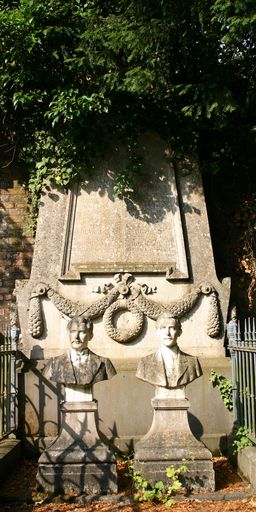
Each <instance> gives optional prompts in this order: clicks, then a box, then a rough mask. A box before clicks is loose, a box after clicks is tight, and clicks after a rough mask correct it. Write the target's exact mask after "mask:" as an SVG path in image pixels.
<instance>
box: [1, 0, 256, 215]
mask: <svg viewBox="0 0 256 512" xmlns="http://www.w3.org/2000/svg"><path fill="white" fill-rule="evenodd" d="M0 7H1V9H0V46H1V52H0V120H1V127H2V131H3V133H4V135H5V136H6V137H8V139H9V141H10V147H9V149H8V153H7V162H6V165H8V163H12V162H13V161H16V160H17V158H18V159H19V160H23V161H25V162H26V163H28V162H29V169H30V176H31V180H30V190H31V192H32V203H33V208H34V209H36V203H37V198H38V195H39V193H40V189H41V186H42V183H43V181H44V180H45V179H48V180H50V181H52V182H53V183H55V184H56V185H58V184H60V185H63V186H65V187H67V186H69V185H70V183H71V182H72V180H73V179H74V178H75V177H77V176H79V175H80V173H81V172H84V171H85V170H86V168H87V167H88V165H89V160H90V158H91V157H92V156H94V153H95V151H96V150H102V149H103V147H104V144H106V145H107V144H108V143H109V140H110V139H113V138H116V137H117V138H119V139H120V138H122V139H123V140H124V141H126V143H127V145H128V144H129V139H130V136H131V132H133V133H135V134H136V133H137V130H138V128H139V129H142V130H143V129H145V128H153V129H156V130H158V131H160V133H162V134H164V136H165V137H167V138H168V139H169V140H170V142H171V144H172V148H173V157H174V158H177V157H182V158H183V157H184V156H186V155H187V154H192V153H193V152H195V151H196V152H198V154H199V159H200V163H201V166H202V168H203V169H204V170H207V171H208V170H212V171H213V172H218V171H219V170H220V169H223V168H224V169H227V168H232V170H233V171H234V172H236V170H237V172H241V169H242V170H243V172H246V170H247V169H248V168H249V167H250V168H251V167H252V166H253V164H254V163H255V152H254V141H255V132H254V131H253V130H254V126H255V121H254V119H255V118H254V116H255V87H254V82H255V76H254V73H255V64H254V52H255V40H254V34H255V23H256V16H255V6H254V2H253V0H243V1H242V0H233V1H232V2H230V0H211V1H207V0H181V1H180V2H176V1H174V0H162V1H161V2H159V1H157V0H143V1H142V0H136V1H135V0H129V1H128V0H117V1H115V2H109V1H108V0H107V1H105V2H101V1H100V0H88V1H87V2H83V1H82V0H67V1H65V2H63V1H61V0H44V1H43V0H0ZM238 140H239V142H240V143H239V144H238ZM12 148H14V149H13V150H12ZM8 157H9V161H8ZM130 157H131V158H130V164H129V166H128V167H129V168H128V169H120V176H119V178H118V180H117V183H116V193H117V194H118V195H120V196H122V195H123V194H124V193H127V192H128V193H131V191H132V189H134V187H135V186H136V175H137V173H138V171H139V170H140V165H139V162H138V161H136V158H138V155H137V154H136V151H133V154H132V155H131V154H130Z"/></svg>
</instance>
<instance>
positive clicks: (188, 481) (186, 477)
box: [134, 460, 215, 491]
mask: <svg viewBox="0 0 256 512" xmlns="http://www.w3.org/2000/svg"><path fill="white" fill-rule="evenodd" d="M183 465H184V466H186V468H187V470H186V472H185V473H180V476H179V480H180V482H181V483H182V485H183V486H184V487H186V488H187V489H193V490H195V491H202V490H205V491H214V490H215V474H214V470H213V464H212V461H210V460H194V461H184V462H183V461H179V462H177V460H167V461H163V460H162V461H146V462H145V461H141V462H140V461H135V463H134V469H135V470H136V471H138V472H139V473H140V474H141V475H143V478H145V479H146V480H149V482H150V483H151V484H152V485H154V484H155V483H156V482H158V481H162V482H163V483H164V485H165V486H166V487H168V486H169V485H171V483H172V481H171V479H170V478H168V476H167V475H166V470H167V468H169V467H170V466H174V468H178V467H180V466H183Z"/></svg>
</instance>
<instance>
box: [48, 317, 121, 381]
mask: <svg viewBox="0 0 256 512" xmlns="http://www.w3.org/2000/svg"><path fill="white" fill-rule="evenodd" d="M67 329H68V331H69V341H70V347H69V349H68V351H67V352H65V353H64V354H62V355H60V356H57V357H53V358H52V359H50V361H49V362H48V364H47V365H46V367H45V369H44V376H45V377H47V378H48V379H49V380H52V381H53V382H57V383H61V384H65V385H71V386H74V385H79V386H90V385H92V384H95V383H96V382H100V381H102V380H107V379H111V377H113V376H114V375H115V374H116V371H115V368H114V366H113V365H112V363H111V361H110V360H109V359H107V358H105V357H101V356H98V355H97V354H94V352H92V351H91V350H90V349H89V348H88V342H89V341H90V340H91V339H92V335H93V324H92V322H91V320H88V319H86V318H85V317H82V316H81V317H78V316H77V317H73V318H72V319H71V320H70V322H69V323H68V325H67Z"/></svg>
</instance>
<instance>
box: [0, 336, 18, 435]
mask: <svg viewBox="0 0 256 512" xmlns="http://www.w3.org/2000/svg"><path fill="white" fill-rule="evenodd" d="M16 353H17V328H16V326H13V327H10V328H8V329H7V332H6V334H5V336H2V340H0V439H3V438H4V437H7V436H10V435H12V434H13V435H14V433H15V430H16V394H17V393H16Z"/></svg>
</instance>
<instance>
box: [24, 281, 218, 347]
mask: <svg viewBox="0 0 256 512" xmlns="http://www.w3.org/2000/svg"><path fill="white" fill-rule="evenodd" d="M114 279H115V282H116V284H114V285H113V284H112V283H110V284H108V285H105V286H104V287H103V289H100V288H98V290H97V293H103V294H104V297H103V298H100V299H99V300H97V301H95V302H93V303H92V304H89V305H85V304H81V303H79V302H72V301H71V300H69V299H66V298H64V297H62V296H61V295H60V294H59V293H57V292H56V291H55V290H53V288H51V287H50V286H48V285H47V284H45V283H40V284H38V285H37V286H36V287H35V289H34V290H33V292H32V294H31V297H30V309H29V333H30V334H31V335H32V336H33V338H39V337H40V336H41V335H42V334H43V330H44V325H43V316H42V309H41V300H42V298H43V297H44V296H46V297H47V298H48V299H50V300H51V302H52V303H53V304H54V305H55V306H56V308H57V309H58V310H59V311H60V312H61V313H63V314H64V315H66V316H68V317H69V318H72V317H74V316H80V315H83V316H85V317H86V318H89V319H93V318H99V317H101V316H103V325H104V328H105V331H106V333H107V334H108V336H110V338H112V339H113V340H114V341H117V342H119V343H127V342H129V341H132V340H133V339H135V338H137V336H138V335H139V334H140V333H141V332H142V329H143V326H144V318H145V316H147V317H149V318H151V319H153V320H156V319H157V318H158V317H159V315H160V314H161V313H163V312H168V313H170V314H171V315H172V316H175V317H178V318H181V317H182V316H184V315H185V314H186V313H188V312H189V311H190V310H191V309H192V308H193V307H194V306H195V305H196V304H197V302H198V301H199V299H200V298H201V297H202V296H203V295H207V296H208V297H209V312H208V319H207V330H206V333H207V334H208V336H211V337H212V338H215V337H216V336H218V334H219V331H220V315H219V304H218V295H217V292H216V290H215V288H214V287H213V286H212V285H211V284H209V283H201V284H200V285H199V286H196V287H195V288H194V289H193V290H192V292H191V293H189V294H187V295H186V296H185V297H183V298H182V299H180V300H178V301H176V302H171V303H169V304H163V303H159V302H155V301H153V300H152V299H149V297H148V295H149V294H150V293H153V290H152V289H150V288H149V287H148V286H147V285H146V284H142V285H140V284H137V283H135V282H134V281H135V279H134V277H133V275H132V274H128V273H125V274H116V275H115V276H114ZM120 311H129V312H130V313H131V314H132V316H133V318H134V323H133V325H132V327H129V328H126V329H119V328H118V327H117V326H116V325H115V315H116V314H117V313H118V312H120Z"/></svg>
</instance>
